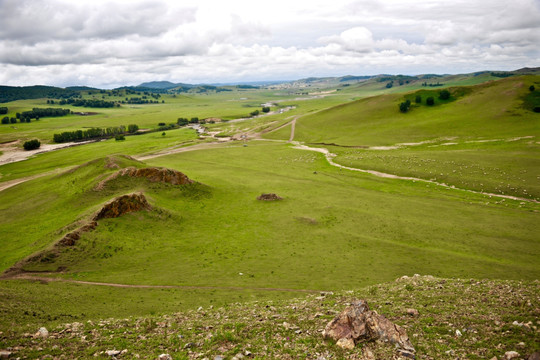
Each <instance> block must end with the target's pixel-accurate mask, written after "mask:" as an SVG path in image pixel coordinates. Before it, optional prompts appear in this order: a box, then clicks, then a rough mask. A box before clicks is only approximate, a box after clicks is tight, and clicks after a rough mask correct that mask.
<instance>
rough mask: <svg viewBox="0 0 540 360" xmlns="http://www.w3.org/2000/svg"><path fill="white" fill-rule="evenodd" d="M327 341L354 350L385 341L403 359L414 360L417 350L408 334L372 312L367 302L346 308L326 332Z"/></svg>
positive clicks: (354, 303) (356, 302)
mask: <svg viewBox="0 0 540 360" xmlns="http://www.w3.org/2000/svg"><path fill="white" fill-rule="evenodd" d="M323 336H324V338H325V339H333V340H334V341H336V342H337V344H338V345H344V346H343V347H344V348H350V347H351V344H352V343H354V344H355V345H356V344H358V343H360V342H368V341H381V342H385V343H390V344H393V345H394V346H395V347H396V348H397V350H398V351H399V352H400V354H401V355H403V356H406V357H411V358H414V353H415V349H414V347H413V346H412V344H411V342H410V341H409V337H408V336H407V332H406V331H405V329H403V328H402V327H401V326H399V325H396V324H394V323H392V322H391V321H390V320H388V319H387V318H386V317H384V316H383V315H379V314H378V313H377V312H376V311H372V310H369V307H368V304H367V302H366V301H365V300H356V301H354V302H353V303H352V304H351V305H350V306H348V307H346V308H345V310H343V311H342V312H341V313H340V314H338V315H337V316H336V317H335V318H334V319H333V320H332V321H330V322H329V323H328V324H327V325H326V328H325V329H324V331H323Z"/></svg>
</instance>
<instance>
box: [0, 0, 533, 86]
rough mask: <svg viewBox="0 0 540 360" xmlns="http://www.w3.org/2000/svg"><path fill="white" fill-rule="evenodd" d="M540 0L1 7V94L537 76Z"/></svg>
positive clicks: (21, 2)
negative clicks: (527, 71)
mask: <svg viewBox="0 0 540 360" xmlns="http://www.w3.org/2000/svg"><path fill="white" fill-rule="evenodd" d="M539 44H540V0H358V1H354V0H308V1H303V0H302V1H295V0H272V1H267V0H260V1H257V0H251V1H243V0H221V1H210V0H199V1H190V0H178V1H173V0H170V1H168V0H146V1H144V0H143V1H138V0H127V1H120V0H104V1H102V0H92V1H86V0H84V1H82V0H78V1H68V0H0V84H3V85H34V84H45V85H56V86H69V85H88V86H96V87H105V88H111V87H117V86H122V85H137V84H139V83H141V82H144V81H154V80H169V81H173V82H185V83H202V82H204V83H216V82H233V81H257V80H287V79H299V78H303V77H309V76H341V75H348V74H352V75H374V74H380V73H389V74H424V73H464V72H473V71H480V70H514V69H518V68H521V67H525V66H528V67H535V66H540V51H539V48H540V46H539Z"/></svg>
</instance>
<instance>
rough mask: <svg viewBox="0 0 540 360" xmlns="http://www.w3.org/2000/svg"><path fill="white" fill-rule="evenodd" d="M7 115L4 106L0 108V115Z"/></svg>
mask: <svg viewBox="0 0 540 360" xmlns="http://www.w3.org/2000/svg"><path fill="white" fill-rule="evenodd" d="M7 113H8V108H7V107H5V106H2V107H0V115H5V114H7Z"/></svg>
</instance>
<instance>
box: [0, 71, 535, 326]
mask: <svg viewBox="0 0 540 360" xmlns="http://www.w3.org/2000/svg"><path fill="white" fill-rule="evenodd" d="M466 79H469V78H466ZM530 82H534V83H536V82H538V78H537V77H517V78H507V79H503V80H498V81H495V82H491V83H485V84H480V85H473V86H467V88H466V89H467V90H468V91H461V90H462V89H461V88H459V87H458V88H452V87H450V88H449V89H450V90H451V91H452V92H453V94H456V97H455V99H452V101H449V102H444V103H438V104H437V105H436V106H433V107H427V106H424V105H422V106H417V107H413V108H412V109H411V110H410V111H409V112H408V113H405V114H403V113H400V112H399V110H398V106H397V105H398V104H399V102H400V101H403V99H404V98H405V97H407V96H414V94H415V93H414V92H415V91H417V90H416V89H414V86H418V84H411V85H410V88H407V87H405V86H404V87H403V91H405V92H404V93H393V92H392V93H390V92H391V91H388V92H389V93H388V94H382V95H377V94H375V95H374V96H371V97H365V96H367V94H368V92H367V90H366V87H370V86H374V85H373V83H368V82H366V83H365V84H363V83H359V84H357V85H351V86H349V87H347V88H346V90H342V91H339V92H337V91H336V92H335V93H332V94H333V95H329V96H326V97H323V98H320V97H316V98H311V99H309V100H295V98H296V97H297V95H296V94H287V96H288V98H287V100H286V101H284V102H283V103H280V104H282V105H285V104H287V105H294V106H296V107H295V109H293V110H290V111H288V112H286V113H283V114H276V115H271V116H266V117H258V118H254V119H251V120H246V121H242V122H233V121H230V122H228V123H218V124H212V125H209V126H208V131H214V132H219V134H218V135H222V136H225V135H235V134H238V133H251V134H252V135H253V136H254V137H255V138H257V137H261V136H262V137H263V138H264V139H260V138H259V139H253V140H246V141H229V142H224V143H222V144H213V145H212V146H211V147H210V146H208V147H207V148H205V145H204V144H205V143H208V142H210V141H214V140H215V139H214V140H212V139H209V138H206V139H199V137H198V135H197V134H196V133H195V131H194V130H192V129H177V130H171V131H167V132H166V135H165V136H163V135H161V133H159V132H158V133H149V134H144V135H137V136H128V137H126V140H125V141H122V142H118V141H114V140H106V141H102V142H97V143H92V144H86V145H82V146H78V147H73V148H68V149H62V150H57V151H53V152H48V153H44V154H40V155H37V156H35V157H33V158H31V159H28V160H25V161H22V162H17V163H12V164H7V165H2V166H0V173H1V174H2V177H1V178H0V182H4V181H9V180H14V179H19V178H23V177H28V176H31V175H40V174H44V173H48V172H51V173H49V174H48V175H44V176H42V177H39V178H35V179H33V180H29V181H26V182H24V183H21V184H19V185H16V186H13V187H10V188H8V189H5V190H3V191H1V194H0V196H1V198H2V201H1V202H0V234H2V236H1V237H0V247H1V248H2V252H1V255H0V271H4V270H6V269H8V268H9V267H11V266H13V265H14V264H15V263H17V262H19V261H20V260H22V259H25V258H29V257H31V255H33V254H36V253H39V252H42V253H45V254H47V253H54V256H51V257H45V258H46V259H47V260H46V261H29V262H27V263H25V264H24V267H23V268H24V270H26V271H28V272H30V275H32V276H36V277H37V278H39V276H42V277H46V278H47V279H48V280H47V281H45V280H42V281H36V282H31V281H28V280H24V279H16V278H11V279H3V280H1V281H0V296H2V298H3V299H5V301H2V303H1V304H0V314H1V316H0V319H1V320H0V329H1V330H2V331H4V330H6V331H7V329H11V330H10V331H15V332H24V331H27V330H28V329H34V328H35V327H36V326H38V325H39V326H43V325H47V326H49V325H51V326H52V325H55V324H60V323H65V322H68V321H84V320H88V319H102V318H106V317H128V316H142V315H157V314H166V313H170V312H172V311H180V310H187V309H195V308H197V307H199V306H210V305H213V306H222V305H225V304H230V303H234V302H244V301H250V300H255V299H258V300H265V299H266V300H280V299H289V298H291V297H298V296H300V295H302V294H304V293H305V292H306V291H315V292H320V291H345V290H351V289H359V288H362V287H365V286H370V285H374V284H378V283H385V282H389V281H393V280H394V279H396V278H398V277H400V276H402V275H406V274H407V275H412V274H415V273H419V274H430V275H434V276H438V277H444V278H466V279H468V278H480V279H482V278H488V279H513V280H531V281H532V280H535V279H538V277H539V275H540V268H539V267H538V264H537V260H536V259H537V258H538V257H539V255H540V242H539V238H538V232H539V230H540V229H539V225H538V224H539V222H538V211H539V210H540V205H539V204H538V203H537V202H534V201H519V200H517V201H516V200H510V199H506V200H504V201H501V199H500V198H490V197H489V196H485V195H482V194H476V193H470V192H467V191H461V190H458V189H448V188H443V187H440V186H436V185H433V184H426V183H422V182H414V181H408V180H396V179H387V178H380V177H376V176H373V175H370V174H364V173H359V172H355V171H350V170H344V169H340V168H338V167H335V166H332V165H331V164H329V163H328V161H327V160H326V158H325V157H324V155H323V154H320V153H317V152H311V151H306V150H301V149H297V148H295V144H290V143H287V141H286V140H288V139H289V136H290V132H291V127H290V126H285V127H283V128H281V129H279V130H276V131H273V132H272V131H270V130H272V129H276V128H278V127H279V126H281V125H283V124H286V123H287V122H289V121H291V119H292V118H293V117H298V118H297V120H296V132H295V136H294V140H296V141H299V142H303V143H305V144H308V145H312V146H323V147H326V148H328V149H329V150H330V151H331V152H333V153H335V154H336V155H337V156H336V158H335V161H336V162H337V163H340V164H344V165H347V166H350V167H356V168H368V169H375V170H379V171H384V172H388V173H393V174H399V175H406V176H415V177H421V178H425V179H431V178H433V177H435V178H436V179H437V180H440V181H444V182H447V183H449V184H455V185H456V187H458V188H460V189H464V190H467V189H470V190H483V191H491V192H496V191H499V190H500V191H501V193H503V192H504V193H505V194H514V195H516V196H520V197H524V198H527V199H528V200H534V199H537V198H538V197H539V195H540V194H539V191H540V189H539V188H538V176H539V174H538V168H539V163H538V140H537V137H538V136H539V134H538V130H539V126H538V125H539V119H538V115H537V114H535V113H532V112H527V111H526V110H525V109H522V108H521V107H520V99H521V96H523V94H525V93H526V91H528V90H527V87H528V86H527V84H529V83H530ZM382 85H384V84H382ZM382 85H381V84H378V85H377V86H378V88H377V91H381V92H384V91H386V90H383V89H381V88H380V87H381V86H382ZM462 85H463V84H462ZM539 88H540V86H539ZM354 89H357V91H356V92H355V90H354ZM362 89H363V90H362ZM460 89H461V90H460ZM390 90H391V89H390ZM458 90H459V91H458ZM363 91H366V92H365V93H364V92H363ZM420 91H438V90H432V89H429V90H425V89H420ZM270 93H272V94H276V91H274V90H272V91H269V90H265V91H262V90H254V91H253V93H249V92H247V94H248V95H245V96H244V95H240V92H239V93H238V94H236V93H234V94H231V93H229V92H227V93H220V94H216V95H197V96H198V97H200V98H201V99H199V100H197V101H200V102H201V103H204V102H206V101H208V106H207V109H206V107H204V106H201V108H205V109H204V110H201V109H199V110H200V112H196V111H195V110H193V112H192V114H193V116H199V117H204V116H212V117H227V116H231V117H233V116H237V115H240V114H241V113H242V111H243V110H244V106H243V105H245V103H243V105H242V103H235V102H232V101H231V102H229V101H228V100H227V97H226V96H233V98H236V97H238V96H242V97H248V98H250V99H252V100H251V101H252V104H253V106H255V105H256V104H259V103H262V102H266V101H270V100H272V99H273V97H272V96H270V95H269V94H270ZM283 94H285V92H283V93H281V95H280V96H284V95H283ZM458 94H463V95H462V96H457V95H458ZM501 94H506V95H504V96H503V95H501ZM372 95H373V94H372ZM212 96H215V97H216V98H217V97H222V98H221V101H217V102H215V103H214V100H216V99H213V100H212ZM275 96H276V97H277V95H275ZM355 97H361V99H360V100H354V101H352V102H351V99H352V98H355ZM164 98H165V101H166V102H165V104H153V105H147V106H141V108H142V109H140V110H142V111H144V112H145V113H143V112H141V113H140V114H139V113H137V111H138V110H129V109H127V108H126V109H124V108H120V109H110V110H103V114H107V116H109V118H106V117H105V115H95V116H92V117H84V121H87V120H88V119H92V120H90V121H95V123H93V124H92V125H90V126H103V125H100V124H105V123H107V124H121V123H123V124H125V125H127V124H128V123H139V125H142V126H149V127H150V126H154V124H157V123H158V122H159V121H161V119H162V118H163V119H165V118H166V116H170V118H171V119H172V120H171V121H174V119H176V118H177V117H179V116H182V114H186V113H188V112H191V110H190V109H195V108H196V107H197V105H196V104H197V101H195V102H194V103H191V102H189V101H188V100H186V99H183V98H182V99H179V98H178V97H177V98H176V99H174V100H171V103H169V100H168V98H167V97H166V96H164ZM206 99H208V100H206ZM229 100H230V98H229ZM263 100H265V101H263ZM174 101H176V102H177V103H176V105H173V104H174ZM184 101H185V103H184ZM18 102H19V103H20V104H23V103H24V102H27V100H24V101H22V100H20V101H18ZM28 102H29V103H28V105H27V106H33V105H32V104H35V103H39V101H33V102H31V103H30V101H28ZM225 103H227V104H229V103H231V104H233V103H234V105H226V106H225V105H223V104H225ZM212 104H214V105H212ZM21 106H22V105H21ZM256 106H259V105H256ZM21 108H22V107H21ZM154 108H155V109H161V110H160V112H159V113H158V114H161V115H159V116H158V118H159V119H158V118H156V117H152V115H151V109H154ZM188 110H189V111H188ZM241 110H242V111H241ZM10 111H11V110H10ZM100 111H101V110H100ZM115 111H118V112H119V113H118V114H122V113H123V114H125V115H124V116H119V117H117V116H116V115H114V116H113V112H115ZM130 114H131V115H130ZM144 114H146V115H144ZM167 114H169V115H167ZM173 114H174V115H173ZM205 114H207V115H205ZM235 114H236V115H235ZM139 116H140V117H139ZM184 116H185V115H184ZM189 116H191V115H189ZM70 119H79V118H75V117H68V118H57V119H51V120H50V122H49V123H47V122H46V121H48V120H47V119H42V120H39V121H38V122H35V123H34V122H33V123H30V124H27V125H28V126H36V129H38V128H39V131H37V132H36V133H35V134H40V136H44V137H45V138H46V137H48V136H50V134H51V133H52V132H54V131H58V129H67V128H70V126H72V128H77V124H71V121H70ZM80 119H83V118H82V117H81V118H80ZM106 119H109V120H108V121H110V122H106ZM137 119H139V121H137ZM143 119H146V120H144V121H148V122H147V123H144V122H143ZM77 121H79V120H77ZM81 121H82V120H81ZM62 122H68V123H70V124H69V126H68V127H65V126H66V124H65V123H64V124H62ZM164 122H168V120H166V121H164ZM54 123H56V125H54ZM145 124H146V125H145ZM17 125H18V124H17ZM25 125H26V124H25ZM49 125H50V127H49ZM2 129H3V128H2V127H0V131H2ZM10 131H11V130H10ZM261 132H264V133H263V134H261ZM1 134H2V136H4V138H3V139H13V138H14V137H16V136H20V138H26V137H28V136H30V135H31V134H34V133H32V132H30V131H29V130H28V129H26V130H21V131H20V135H16V134H17V132H12V133H10V132H8V131H6V132H4V133H1ZM449 138H452V139H449ZM515 138H520V139H515ZM276 140H277V141H276ZM482 140H496V141H488V142H485V141H482ZM423 141H429V142H426V143H423V144H419V145H410V144H409V145H403V146H397V147H395V148H389V149H387V150H382V149H381V148H380V147H383V146H386V147H392V146H395V145H396V144H402V143H411V142H423ZM450 142H452V143H455V144H448V143H450ZM325 144H327V145H325ZM332 144H333V145H332ZM190 145H198V146H200V147H199V148H198V150H193V151H185V152H178V153H173V154H168V155H162V156H157V157H151V158H150V157H149V158H146V160H144V161H142V162H141V161H137V160H135V158H137V157H141V158H142V156H143V155H148V154H152V153H156V152H160V151H163V150H166V149H171V148H174V149H180V148H188V147H189V146H190ZM377 147H379V148H377ZM122 154H123V155H131V156H134V157H135V158H131V157H126V156H122ZM111 162H112V163H115V164H117V165H118V166H119V167H120V168H123V167H127V166H132V167H136V168H142V167H166V168H170V169H175V170H178V171H181V172H183V173H185V174H186V175H187V176H188V177H189V178H191V179H192V180H194V181H196V182H197V183H195V184H191V185H183V186H173V185H170V184H162V183H152V182H149V181H147V180H145V179H140V178H126V177H120V178H117V179H116V180H114V181H111V182H110V183H109V184H108V185H107V186H106V187H105V188H104V189H102V190H96V185H97V184H98V183H99V181H101V180H103V179H104V178H105V177H107V176H109V175H110V174H112V173H114V172H115V171H117V169H116V168H114V167H110V166H106V165H107V164H109V163H111ZM54 170H56V171H55V172H54V173H53V172H52V171H54ZM454 170H455V171H454ZM440 174H442V175H440ZM507 185H509V186H507ZM501 186H502V188H501ZM132 192H142V193H144V194H145V196H146V197H147V199H148V201H149V202H150V204H151V206H152V210H149V211H142V212H135V213H130V214H126V215H124V216H121V217H118V218H114V219H103V220H99V221H98V223H99V225H98V226H97V227H96V229H95V230H93V231H91V232H87V233H84V234H83V235H82V236H81V238H80V240H78V241H77V243H76V244H75V245H74V246H71V247H64V248H58V247H54V243H55V242H57V241H58V240H59V239H60V238H62V236H64V235H65V234H66V233H68V232H70V231H72V230H73V229H75V228H77V227H79V226H81V224H84V223H85V222H87V221H89V220H90V219H91V217H92V216H93V214H95V212H96V211H98V210H99V208H100V207H101V206H102V205H103V204H104V203H106V202H108V201H109V200H111V199H113V198H114V197H116V196H119V195H123V194H127V193H132ZM261 193H276V194H278V195H279V196H281V197H282V198H283V200H280V201H269V202H264V201H258V200H256V198H257V196H259V195H260V194H261ZM51 279H52V280H53V281H51ZM38 280H39V279H38ZM54 280H56V281H54ZM74 281H86V282H99V283H112V284H127V285H133V286H134V287H132V288H121V287H112V286H102V285H92V284H83V283H77V282H74ZM143 285H146V286H150V287H141V286H143ZM151 286H157V287H151ZM159 286H169V287H168V288H166V287H159Z"/></svg>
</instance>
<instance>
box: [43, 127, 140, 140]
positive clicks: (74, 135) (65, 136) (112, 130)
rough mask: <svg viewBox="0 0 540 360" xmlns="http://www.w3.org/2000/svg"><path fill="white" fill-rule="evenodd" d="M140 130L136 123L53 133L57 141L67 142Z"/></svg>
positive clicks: (132, 132) (108, 136)
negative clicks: (126, 125)
mask: <svg viewBox="0 0 540 360" xmlns="http://www.w3.org/2000/svg"><path fill="white" fill-rule="evenodd" d="M138 130H139V126H137V125H136V124H131V125H128V127H127V129H126V127H125V126H124V125H120V126H116V127H108V128H90V129H87V130H75V131H64V132H62V133H60V134H54V135H53V141H54V142H55V143H65V142H71V141H82V140H91V139H97V138H110V137H113V136H116V135H124V134H128V133H129V134H134V133H136V132H137V131H138Z"/></svg>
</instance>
